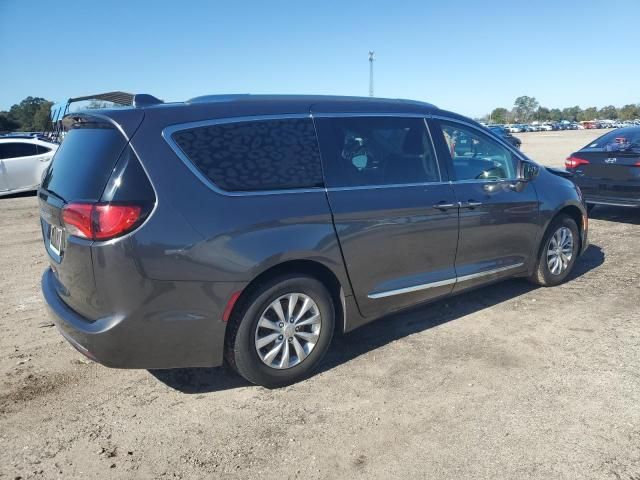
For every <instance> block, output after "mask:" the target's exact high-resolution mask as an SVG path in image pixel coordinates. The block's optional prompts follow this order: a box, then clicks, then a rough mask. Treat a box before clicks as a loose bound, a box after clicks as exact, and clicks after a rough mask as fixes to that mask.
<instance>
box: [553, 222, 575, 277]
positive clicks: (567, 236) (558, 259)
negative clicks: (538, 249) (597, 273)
mask: <svg viewBox="0 0 640 480" xmlns="http://www.w3.org/2000/svg"><path fill="white" fill-rule="evenodd" d="M571 257H573V233H572V232H571V230H570V229H569V228H567V227H560V228H559V229H558V230H556V232H555V233H554V234H553V235H552V237H551V238H550V239H549V244H548V246H547V267H548V268H549V271H550V272H551V274H552V275H560V274H562V273H563V272H564V271H565V270H566V269H567V268H568V267H569V263H570V262H571Z"/></svg>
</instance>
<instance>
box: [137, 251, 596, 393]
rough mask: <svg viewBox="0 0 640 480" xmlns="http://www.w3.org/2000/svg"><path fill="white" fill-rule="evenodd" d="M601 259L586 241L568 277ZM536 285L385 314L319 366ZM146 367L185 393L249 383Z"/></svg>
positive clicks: (198, 371)
mask: <svg viewBox="0 0 640 480" xmlns="http://www.w3.org/2000/svg"><path fill="white" fill-rule="evenodd" d="M604 259H605V256H604V252H603V251H602V249H601V248H600V247H598V246H597V245H590V246H589V248H588V249H587V251H586V252H585V253H584V255H583V256H582V257H581V258H580V260H579V261H578V263H577V264H576V266H575V267H574V269H573V271H572V272H571V275H570V277H569V280H568V281H572V280H574V279H576V278H578V277H580V276H582V275H584V274H585V273H587V272H589V271H591V270H594V269H596V268H598V267H599V266H600V265H602V264H603V263H604ZM537 288H539V287H536V286H535V285H533V284H531V283H529V282H527V281H526V280H525V279H513V280H505V281H502V282H499V283H497V284H493V285H491V286H486V287H482V288H479V289H477V290H473V291H470V292H467V293H464V294H461V295H459V296H454V297H449V298H445V299H441V300H438V301H436V302H433V303H429V304H426V305H419V306H416V307H414V308H412V309H409V310H405V311H403V312H401V313H396V314H392V315H387V316H386V317H383V318H381V319H380V320H377V321H375V322H372V323H370V324H368V325H365V326H363V327H361V328H359V329H357V330H354V331H353V332H350V333H347V334H344V335H336V336H335V338H334V339H333V342H332V344H331V348H330V349H329V352H328V353H327V356H326V357H325V359H324V361H323V362H322V365H321V366H320V368H319V370H318V371H320V372H323V371H326V370H330V369H332V368H335V367H337V366H339V365H341V364H343V363H346V362H349V361H351V360H353V359H354V358H357V357H359V356H360V355H363V354H365V353H367V352H370V351H372V350H375V349H377V348H380V347H382V346H384V345H386V344H388V343H391V342H393V341H395V340H399V339H401V338H403V337H407V336H409V335H412V334H414V333H418V332H421V331H424V330H428V329H430V328H434V327H437V326H439V325H442V324H444V323H447V322H450V321H452V320H456V319H458V318H461V317H464V316H465V315H469V314H471V313H474V312H477V311H479V310H483V309H485V308H487V307H491V306H494V305H497V304H499V303H502V302H504V301H507V300H510V299H513V298H515V297H518V296H520V295H524V294H526V293H529V292H531V291H533V290H535V289H537ZM149 373H151V375H153V376H154V377H155V378H157V379H158V380H159V381H161V382H162V383H164V384H166V385H167V386H169V387H171V388H173V389H175V390H178V391H180V392H182V393H189V394H193V393H211V392H217V391H223V390H228V389H232V388H237V387H243V386H248V385H250V384H249V383H248V382H247V381H245V380H244V379H242V378H241V377H240V376H239V375H237V374H236V373H235V372H233V371H232V370H231V369H230V368H228V367H217V368H183V369H173V370H150V371H149Z"/></svg>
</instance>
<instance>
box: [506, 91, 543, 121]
mask: <svg viewBox="0 0 640 480" xmlns="http://www.w3.org/2000/svg"><path fill="white" fill-rule="evenodd" d="M539 106H540V104H539V103H538V101H537V100H536V99H535V98H534V97H528V96H526V95H523V96H522V97H518V98H516V100H515V102H513V108H514V109H515V114H516V118H517V120H518V121H520V122H528V121H529V119H531V118H532V117H533V114H534V112H535V111H536V110H537V109H538V107H539Z"/></svg>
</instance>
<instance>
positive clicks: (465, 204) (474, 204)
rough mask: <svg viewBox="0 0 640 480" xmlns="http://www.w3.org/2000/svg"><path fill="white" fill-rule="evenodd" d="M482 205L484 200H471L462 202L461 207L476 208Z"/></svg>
mask: <svg viewBox="0 0 640 480" xmlns="http://www.w3.org/2000/svg"><path fill="white" fill-rule="evenodd" d="M480 205H482V202H476V201H473V200H469V201H468V202H460V208H476V207H479V206H480Z"/></svg>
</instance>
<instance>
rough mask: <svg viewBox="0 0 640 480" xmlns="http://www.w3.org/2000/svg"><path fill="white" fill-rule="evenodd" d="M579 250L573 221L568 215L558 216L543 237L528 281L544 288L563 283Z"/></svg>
mask: <svg viewBox="0 0 640 480" xmlns="http://www.w3.org/2000/svg"><path fill="white" fill-rule="evenodd" d="M579 249H580V232H579V231H578V226H577V225H576V222H575V220H573V218H571V217H569V216H568V215H558V216H557V217H556V218H555V219H554V220H553V221H552V222H551V224H550V225H549V228H548V229H547V231H546V233H545V235H544V238H543V240H542V248H541V249H540V254H539V257H538V262H537V264H536V269H535V271H534V272H533V275H532V276H531V278H530V280H531V281H532V282H533V283H536V284H538V285H542V286H544V287H550V286H554V285H559V284H560V283H562V282H564V281H565V279H566V278H567V276H568V275H569V273H571V270H572V269H573V266H574V264H575V262H576V258H577V257H578V252H579Z"/></svg>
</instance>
